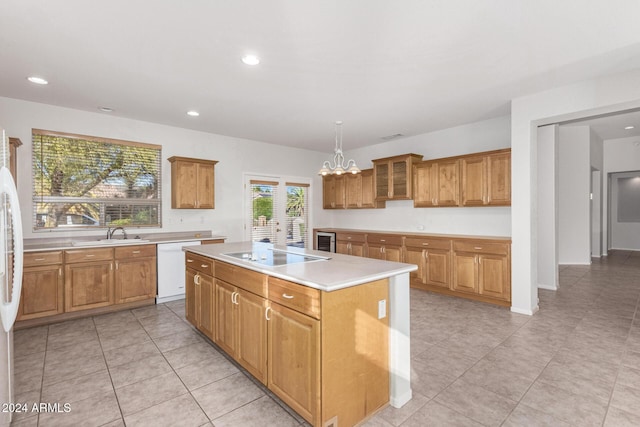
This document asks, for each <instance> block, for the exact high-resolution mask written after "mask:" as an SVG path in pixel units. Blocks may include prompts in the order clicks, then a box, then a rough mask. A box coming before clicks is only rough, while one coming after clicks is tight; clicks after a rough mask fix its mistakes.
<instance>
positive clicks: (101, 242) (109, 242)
mask: <svg viewBox="0 0 640 427" xmlns="http://www.w3.org/2000/svg"><path fill="white" fill-rule="evenodd" d="M148 241H149V240H145V239H98V240H74V241H72V242H71V245H73V246H120V245H137V244H139V243H147V242H148Z"/></svg>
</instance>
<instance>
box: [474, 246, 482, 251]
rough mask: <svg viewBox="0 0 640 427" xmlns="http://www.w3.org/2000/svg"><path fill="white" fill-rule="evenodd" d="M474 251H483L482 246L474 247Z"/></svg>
mask: <svg viewBox="0 0 640 427" xmlns="http://www.w3.org/2000/svg"><path fill="white" fill-rule="evenodd" d="M473 249H478V250H480V249H482V246H474V247H473Z"/></svg>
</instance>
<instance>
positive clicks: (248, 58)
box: [242, 55, 260, 65]
mask: <svg viewBox="0 0 640 427" xmlns="http://www.w3.org/2000/svg"><path fill="white" fill-rule="evenodd" d="M242 62H244V63H245V64H247V65H258V64H259V63H260V58H258V57H257V56H255V55H245V56H243V57H242Z"/></svg>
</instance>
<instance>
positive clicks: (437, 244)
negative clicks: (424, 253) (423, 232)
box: [404, 237, 451, 251]
mask: <svg viewBox="0 0 640 427" xmlns="http://www.w3.org/2000/svg"><path fill="white" fill-rule="evenodd" d="M404 245H405V246H407V247H412V248H424V249H442V250H445V251H448V250H450V249H451V240H449V239H429V238H424V237H405V239H404Z"/></svg>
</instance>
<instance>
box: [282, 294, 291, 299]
mask: <svg viewBox="0 0 640 427" xmlns="http://www.w3.org/2000/svg"><path fill="white" fill-rule="evenodd" d="M282 297H283V298H286V299H293V295H289V294H282Z"/></svg>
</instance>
